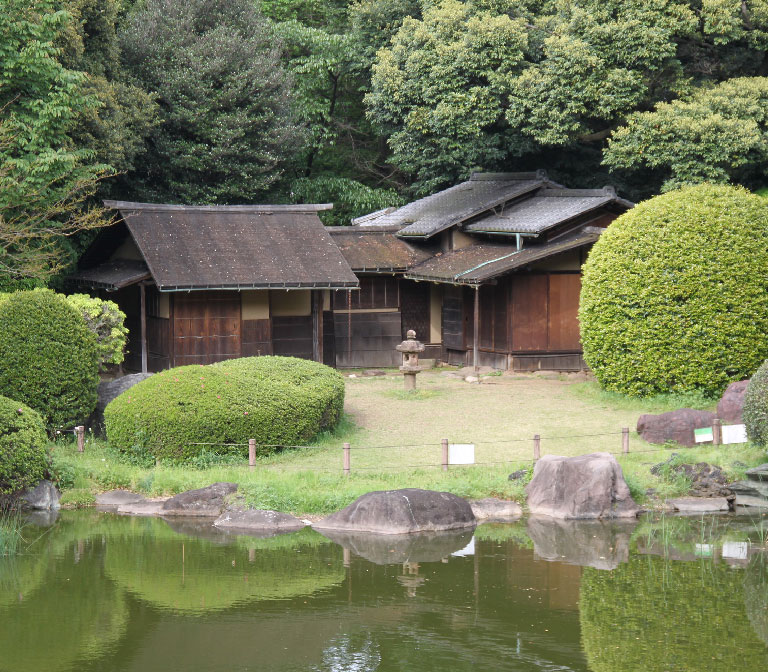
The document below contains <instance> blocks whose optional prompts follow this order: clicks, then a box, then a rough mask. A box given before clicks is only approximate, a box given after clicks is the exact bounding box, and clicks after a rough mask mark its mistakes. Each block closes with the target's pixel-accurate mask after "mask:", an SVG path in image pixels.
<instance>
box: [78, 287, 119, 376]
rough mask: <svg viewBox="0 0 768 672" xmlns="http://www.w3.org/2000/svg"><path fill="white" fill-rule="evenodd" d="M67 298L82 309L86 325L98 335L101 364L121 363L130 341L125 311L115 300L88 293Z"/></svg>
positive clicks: (81, 312)
mask: <svg viewBox="0 0 768 672" xmlns="http://www.w3.org/2000/svg"><path fill="white" fill-rule="evenodd" d="M66 298H67V301H69V303H70V304H71V305H72V306H74V307H75V308H77V310H79V311H80V314H81V315H82V316H83V319H84V320H85V323H86V325H88V328H89V329H90V330H91V331H92V332H93V333H94V334H95V335H96V341H97V347H98V349H99V365H100V366H101V367H103V366H104V365H105V364H120V362H122V361H123V359H124V358H125V345H126V343H127V342H128V329H127V327H126V326H125V313H124V312H123V311H122V310H120V308H119V307H118V305H117V304H116V303H115V302H114V301H108V300H105V299H99V298H97V297H94V296H88V295H87V294H70V295H68V296H67V297H66Z"/></svg>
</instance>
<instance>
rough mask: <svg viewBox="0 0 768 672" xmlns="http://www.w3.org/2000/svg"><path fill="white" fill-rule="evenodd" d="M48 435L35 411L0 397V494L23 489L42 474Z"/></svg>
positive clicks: (44, 466)
mask: <svg viewBox="0 0 768 672" xmlns="http://www.w3.org/2000/svg"><path fill="white" fill-rule="evenodd" d="M47 446H48V435H47V434H46V433H45V427H44V425H43V420H42V418H41V417H40V414H39V413H36V412H35V411H33V410H32V409H31V408H30V407H29V406H26V405H24V404H22V403H20V402H18V401H14V400H13V399H8V398H7V397H0V497H2V496H3V495H12V494H14V493H15V492H18V491H20V490H24V489H25V488H28V487H29V486H31V485H35V484H36V483H37V482H38V481H40V480H42V479H43V478H45V473H46V471H47V470H48V462H49V459H48V447H47Z"/></svg>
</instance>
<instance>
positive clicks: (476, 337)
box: [472, 285, 480, 374]
mask: <svg viewBox="0 0 768 672" xmlns="http://www.w3.org/2000/svg"><path fill="white" fill-rule="evenodd" d="M472 333H473V341H472V366H474V367H475V374H477V370H478V365H477V353H478V348H479V347H480V285H475V319H474V328H473V331H472Z"/></svg>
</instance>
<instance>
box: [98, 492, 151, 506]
mask: <svg viewBox="0 0 768 672" xmlns="http://www.w3.org/2000/svg"><path fill="white" fill-rule="evenodd" d="M145 499H146V497H144V495H140V494H139V493H138V492H131V491H130V490H110V491H109V492H102V493H101V494H98V495H96V506H103V507H105V508H106V507H115V506H120V505H121V504H131V503H133V502H143V501H144V500H145Z"/></svg>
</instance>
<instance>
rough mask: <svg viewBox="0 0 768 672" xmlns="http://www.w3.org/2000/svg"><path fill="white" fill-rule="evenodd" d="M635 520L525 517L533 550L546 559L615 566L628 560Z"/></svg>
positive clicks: (585, 564)
mask: <svg viewBox="0 0 768 672" xmlns="http://www.w3.org/2000/svg"><path fill="white" fill-rule="evenodd" d="M636 525H637V521H636V520H610V521H605V520H558V519H556V518H550V517H548V516H531V517H530V518H528V536H529V537H530V538H531V541H533V550H534V553H536V555H538V556H539V557H540V558H542V559H544V560H548V561H555V562H565V563H567V564H569V565H580V566H582V567H595V568H596V569H616V567H618V566H619V565H620V564H621V563H622V562H628V561H629V540H630V537H631V536H632V530H633V529H634V528H635V526H636Z"/></svg>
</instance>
